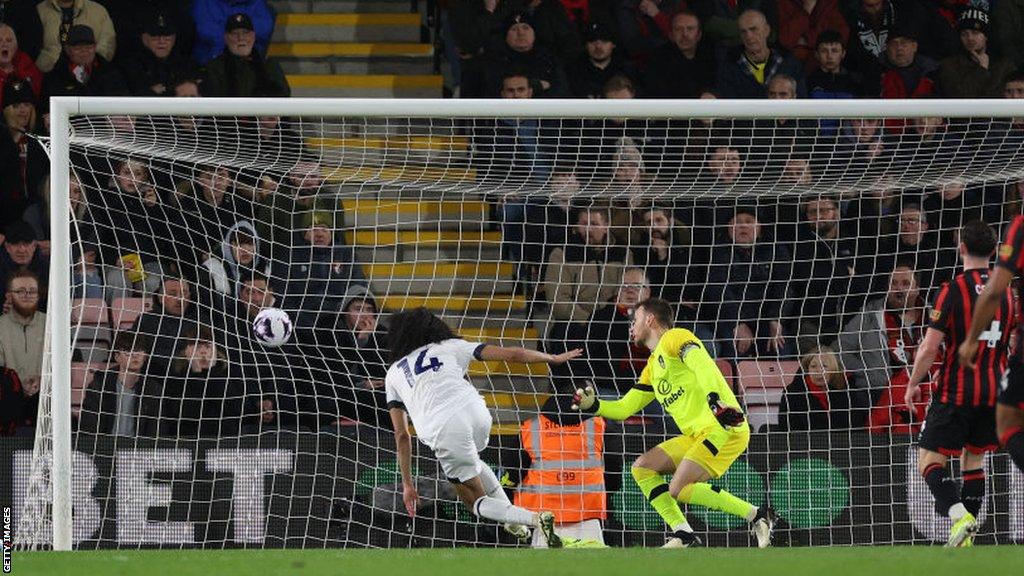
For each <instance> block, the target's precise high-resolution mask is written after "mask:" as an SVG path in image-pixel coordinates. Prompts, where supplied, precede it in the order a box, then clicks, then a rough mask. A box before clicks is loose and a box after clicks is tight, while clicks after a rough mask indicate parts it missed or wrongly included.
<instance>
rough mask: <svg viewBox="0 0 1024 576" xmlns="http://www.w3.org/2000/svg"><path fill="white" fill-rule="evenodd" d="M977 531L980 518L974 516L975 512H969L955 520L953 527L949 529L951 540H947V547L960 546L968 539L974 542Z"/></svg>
mask: <svg viewBox="0 0 1024 576" xmlns="http://www.w3.org/2000/svg"><path fill="white" fill-rule="evenodd" d="M977 533H978V520H977V519H975V518H974V514H971V513H970V512H967V513H966V514H964V515H963V516H961V517H960V519H959V520H957V521H956V522H954V523H953V527H952V528H950V529H949V540H947V541H946V548H960V547H962V546H963V545H964V542H966V541H971V542H972V543H973V540H974V535H975V534H977ZM968 545H970V544H968Z"/></svg>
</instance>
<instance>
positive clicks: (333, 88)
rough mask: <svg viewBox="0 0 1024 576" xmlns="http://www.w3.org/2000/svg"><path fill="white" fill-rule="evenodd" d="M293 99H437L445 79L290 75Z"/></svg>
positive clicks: (353, 75) (356, 75) (289, 82)
mask: <svg viewBox="0 0 1024 576" xmlns="http://www.w3.org/2000/svg"><path fill="white" fill-rule="evenodd" d="M288 84H289V86H291V88H292V96H295V97H302V98H433V97H440V95H441V89H442V88H443V87H444V79H443V78H442V77H441V76H438V75H415V76H413V75H408V76H404V75H397V74H375V75H363V74H339V75H332V74H289V75H288Z"/></svg>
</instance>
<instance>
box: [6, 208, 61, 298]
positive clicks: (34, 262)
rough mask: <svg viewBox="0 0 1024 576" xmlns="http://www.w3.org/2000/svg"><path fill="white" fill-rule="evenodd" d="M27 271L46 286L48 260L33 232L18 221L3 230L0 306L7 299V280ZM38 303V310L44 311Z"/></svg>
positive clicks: (29, 227)
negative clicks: (15, 274)
mask: <svg viewBox="0 0 1024 576" xmlns="http://www.w3.org/2000/svg"><path fill="white" fill-rule="evenodd" d="M23 270H28V271H30V272H32V273H33V274H35V275H36V276H37V277H38V278H39V281H40V283H41V284H42V285H44V286H45V285H46V283H47V279H48V277H49V274H50V259H49V257H47V256H46V255H45V254H43V249H42V248H41V247H40V246H39V242H38V239H37V238H36V234H35V231H34V230H32V227H31V226H29V225H28V224H27V223H25V222H23V221H21V220H19V221H16V222H13V223H11V224H9V225H8V226H7V227H6V228H5V229H4V241H3V250H0V305H2V304H3V303H4V302H6V299H7V279H8V278H9V277H10V276H11V275H12V274H14V273H15V272H20V271H23ZM45 309H46V306H45V304H44V301H43V300H41V301H40V310H45Z"/></svg>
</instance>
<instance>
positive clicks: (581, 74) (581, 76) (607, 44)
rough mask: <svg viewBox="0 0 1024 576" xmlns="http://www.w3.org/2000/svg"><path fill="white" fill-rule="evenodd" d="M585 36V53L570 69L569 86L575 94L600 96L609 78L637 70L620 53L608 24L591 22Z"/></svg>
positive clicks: (574, 95)
mask: <svg viewBox="0 0 1024 576" xmlns="http://www.w3.org/2000/svg"><path fill="white" fill-rule="evenodd" d="M586 38H587V43H586V54H584V55H583V56H581V57H580V58H579V59H577V61H576V63H575V64H574V65H573V66H571V67H570V68H569V69H568V77H569V87H570V89H571V91H572V95H573V97H575V98H601V97H602V96H604V86H605V84H607V83H608V80H610V79H611V78H613V77H615V76H632V75H634V71H633V70H632V67H631V66H629V65H628V64H627V63H626V62H625V60H624V59H623V58H621V57H620V56H619V53H618V51H617V50H616V46H615V40H614V38H613V35H612V32H611V30H609V29H608V28H607V27H605V26H604V25H602V24H591V25H590V26H589V27H588V28H587V35H586Z"/></svg>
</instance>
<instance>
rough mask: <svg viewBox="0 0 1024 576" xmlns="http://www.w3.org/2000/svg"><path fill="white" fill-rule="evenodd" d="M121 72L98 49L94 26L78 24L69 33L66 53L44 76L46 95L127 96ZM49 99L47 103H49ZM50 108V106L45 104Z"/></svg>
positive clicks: (126, 86)
mask: <svg viewBox="0 0 1024 576" xmlns="http://www.w3.org/2000/svg"><path fill="white" fill-rule="evenodd" d="M128 94H129V92H128V85H127V84H126V83H125V80H124V76H122V75H121V72H120V71H119V70H118V69H117V67H115V66H114V65H113V64H111V63H110V61H109V60H107V59H106V58H104V57H103V56H101V55H100V54H99V53H98V52H97V49H96V37H95V36H94V35H93V31H92V28H89V27H88V26H83V25H81V24H76V25H74V26H72V27H71V30H70V31H69V32H68V39H67V42H66V43H65V44H64V53H63V54H61V56H60V59H58V60H57V64H56V65H55V66H53V69H52V70H50V71H49V72H47V73H46V76H45V77H43V96H44V98H46V99H48V98H50V97H53V96H127V95H128ZM47 102H48V100H44V101H43V103H44V104H47ZM44 109H46V110H48V109H49V108H48V107H44Z"/></svg>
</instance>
